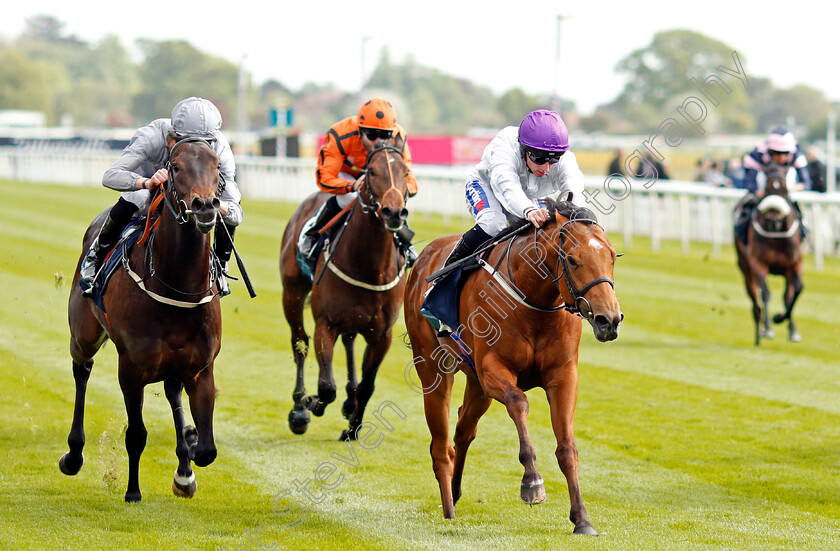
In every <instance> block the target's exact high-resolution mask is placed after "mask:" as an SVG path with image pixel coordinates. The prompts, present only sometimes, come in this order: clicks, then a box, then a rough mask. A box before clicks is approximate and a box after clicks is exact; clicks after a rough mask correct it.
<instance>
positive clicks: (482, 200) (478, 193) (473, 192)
mask: <svg viewBox="0 0 840 551" xmlns="http://www.w3.org/2000/svg"><path fill="white" fill-rule="evenodd" d="M467 202H469V204H470V207H471V208H472V211H473V214H474V215H477V214H478V213H479V212H481V211H482V210H484V209H486V208H487V207H488V205H489V203H488V202H487V195H486V194H485V193H484V188H482V187H481V185H480V184H479V183H478V180H473V181H472V182H470V183H469V184H467Z"/></svg>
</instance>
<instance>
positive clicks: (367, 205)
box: [358, 145, 407, 222]
mask: <svg viewBox="0 0 840 551" xmlns="http://www.w3.org/2000/svg"><path fill="white" fill-rule="evenodd" d="M389 152H392V153H394V154H395V155H399V157H400V158H401V159H402V158H403V153H402V151H400V150H399V149H397V148H396V147H394V146H392V145H384V146H382V147H377V148H376V149H374V150H373V151H372V152H371V153H370V155H368V158H367V161H366V162H365V168H364V170H365V174H366V175H367V170H368V166H370V161H371V159H372V158H373V156H374V155H376V154H377V153H385V164H386V165H388V180H389V182H390V184H391V187H389V188H388V189H387V190H386V191H385V194H384V195H382V201H385V198H386V197H388V194H389V193H391V192H394V193H399V192H400V190H399V189H397V186H395V185H394V173H393V171H392V170H391V156H390V155H389ZM364 183H365V185H364V188H363V190H364V191H365V192H367V193H366V195H367V202H366V201H365V200H364V199H363V198H362V196H363V194H362V191H363V190H362V189H360V190H359V195H358V201H359V203H360V204H361V205H362V212H364V213H368V212H376V217H377V218H378V219H379V221H380V222H382V204H381V202H380V201H377V200H376V197H374V195H373V191H371V189H370V183H369V182H368V181H367V176H366V177H365V182H364ZM406 193H407V192H406ZM405 202H406V195H405V194H403V204H405Z"/></svg>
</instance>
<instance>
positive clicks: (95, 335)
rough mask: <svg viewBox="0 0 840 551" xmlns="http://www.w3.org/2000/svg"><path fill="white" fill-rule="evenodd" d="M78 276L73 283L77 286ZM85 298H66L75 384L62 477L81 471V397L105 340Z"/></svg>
mask: <svg viewBox="0 0 840 551" xmlns="http://www.w3.org/2000/svg"><path fill="white" fill-rule="evenodd" d="M77 272H78V270H77ZM77 278H78V273H77V275H76V278H75V279H74V280H73V282H74V284H76V285H78V281H77ZM87 301H88V299H86V298H84V297H82V296H81V291H80V290H79V289H78V288H77V287H74V289H73V291H72V293H71V295H70V305H69V318H70V333H71V338H70V356H71V357H72V358H73V379H74V380H75V382H76V400H75V406H74V407H73V424H72V425H71V427H70V435H69V436H68V437H67V444H68V446H69V447H70V451H69V452H67V453H66V454H64V455H63V456H61V459H59V460H58V467H59V469H61V472H63V473H64V474H66V475H75V474H76V473H78V472H79V470H80V469H81V468H82V465H83V464H84V462H85V457H84V455H82V449H83V448H84V446H85V395H86V393H87V383H88V380H89V379H90V373H91V370H92V369H93V356H94V354H96V352H97V351H98V350H99V348H100V347H101V346H102V344H103V343H104V342H105V340H106V338H107V337H106V335H105V331H104V330H103V329H102V326H101V325H99V322H98V321H97V320H96V318H95V317H94V316H93V313H92V312H91V310H90V306H89V305H88V304H87Z"/></svg>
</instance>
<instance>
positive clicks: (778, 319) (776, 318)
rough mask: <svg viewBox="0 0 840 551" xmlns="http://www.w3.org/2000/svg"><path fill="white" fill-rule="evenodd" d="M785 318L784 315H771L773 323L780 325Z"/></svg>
mask: <svg viewBox="0 0 840 551" xmlns="http://www.w3.org/2000/svg"><path fill="white" fill-rule="evenodd" d="M786 319H787V317H785V315H784V314H774V315H773V323H782V322H783V321H785V320H786Z"/></svg>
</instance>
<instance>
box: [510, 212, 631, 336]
mask: <svg viewBox="0 0 840 551" xmlns="http://www.w3.org/2000/svg"><path fill="white" fill-rule="evenodd" d="M573 222H586V223H592V224H596V225H597V222H595V221H594V220H587V219H575V220H568V221H566V222H564V223H563V225H562V226H560V228H559V229H558V230H557V231H558V232H559V233H560V235H561V236H562V235H563V232H564V230H565V228H566V226H568V225H569V224H571V223H573ZM538 231H539V230H538V229H537V228H534V243H535V244H536V242H537V232H538ZM513 241H514V240H513V239H511V240H510V241H509V242H508V246H507V250H506V251H505V256H507V271H508V279H509V280H510V285H511V286H512V287H513V289H515V290H516V292H517V293H519V294H520V296H521V297H524V296H525V294H524V293H523V292H522V290H521V289H519V288H518V287H517V286H516V283H515V282H514V280H513V271H512V269H511V266H510V256H511V255H510V254H509V253H510V248H511V246H512V245H513ZM541 262H542V264H543V265H544V266H545V267H546V270H549V274H550V273H551V271H550V269H549V266H548V265H547V264H545V261H544V260H543V261H541ZM554 274H555V275H554V277H552V278H551V281H552V282H553V283H554V286H555V287H556V288H557V292H558V293H559V294H560V295H561V297H562V291H561V290H560V284H559V283H558V282H559V281H560V280H561V279H565V280H566V287H567V288H568V290H569V294H571V295H572V299H573V300H574V304H573V305H571V304H566V302H565V301H564V302H563V303H562V304H560V305H558V306H554V307H551V308H542V307H539V306H536V305H535V304H532V303H531V302H529V301H528V300H526V299H524V298H523V302H524V303H525V304H526V305H527V306H529V307H531V308H533V309H535V310H540V311H543V312H556V311H558V310H566V311H567V312H570V313H572V314H578V315H579V316H580V317H582V318H583V319H585V320H589V319H591V318H592V306H591V305H590V304H589V300H587V299H586V297H585V296H584V295H586V293H587V292H589V290H590V289H592V288H593V287H595V286H596V285H598V284H601V283H609V284H610V287H612V288H613V289H615V282H614V281H613V280H611V279H610V278H608V277H603V276H602V277H597V278H595V279H593V280H592V281H590V282H589V283H587V284H586V285H584V286H583V287H582V288H581V289H578V286H577V284H576V283H575V281H574V279H572V275H571V273H570V270H569V263H568V261H567V260H566V253H565V252H564V251H563V249H562V246H561V247H560V250H559V251H558V253H557V263H556V264H555V266H554Z"/></svg>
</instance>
